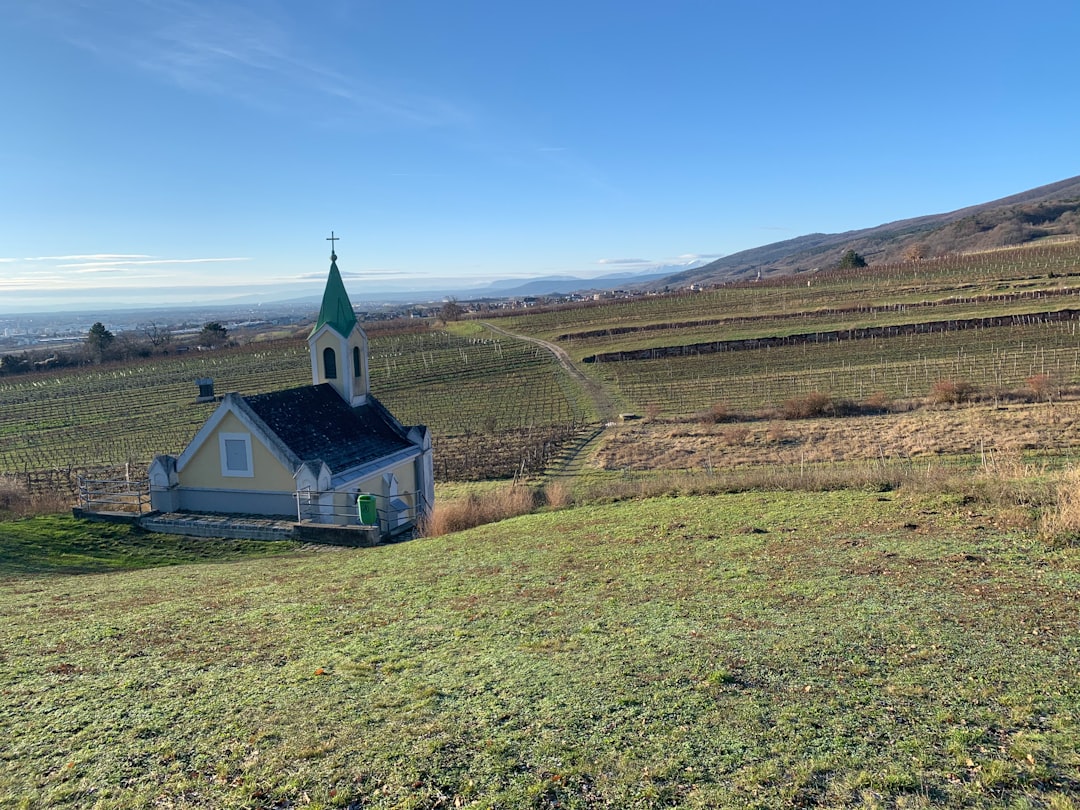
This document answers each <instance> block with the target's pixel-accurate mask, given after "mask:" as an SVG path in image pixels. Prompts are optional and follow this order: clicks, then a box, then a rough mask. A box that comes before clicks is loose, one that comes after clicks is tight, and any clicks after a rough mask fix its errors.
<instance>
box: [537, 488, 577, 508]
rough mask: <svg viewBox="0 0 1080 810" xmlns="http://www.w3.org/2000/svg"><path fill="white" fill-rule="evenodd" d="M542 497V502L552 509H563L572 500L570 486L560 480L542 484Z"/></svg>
mask: <svg viewBox="0 0 1080 810" xmlns="http://www.w3.org/2000/svg"><path fill="white" fill-rule="evenodd" d="M542 497H543V500H544V503H545V504H547V505H548V506H549V507H551V508H552V509H565V508H566V507H567V506H570V505H571V504H572V503H573V501H574V499H573V496H572V495H571V492H570V487H568V486H567V485H566V484H564V483H563V482H562V481H549V482H547V483H546V484H544V489H543V492H542Z"/></svg>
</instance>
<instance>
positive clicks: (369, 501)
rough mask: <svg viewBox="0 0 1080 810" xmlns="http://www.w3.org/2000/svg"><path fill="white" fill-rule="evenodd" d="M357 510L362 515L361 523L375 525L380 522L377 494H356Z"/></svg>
mask: <svg viewBox="0 0 1080 810" xmlns="http://www.w3.org/2000/svg"><path fill="white" fill-rule="evenodd" d="M356 511H357V513H358V514H359V515H360V523H361V524H363V525H364V526H375V525H377V524H378V522H379V511H378V510H377V509H376V508H375V496H374V495H366V494H364V493H361V494H360V495H357V496H356Z"/></svg>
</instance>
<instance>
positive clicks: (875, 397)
mask: <svg viewBox="0 0 1080 810" xmlns="http://www.w3.org/2000/svg"><path fill="white" fill-rule="evenodd" d="M863 410H865V411H868V412H869V413H888V412H889V411H890V410H892V400H891V399H890V398H889V395H888V394H886V393H885V392H884V391H875V392H874V393H872V394H871V395H870V396H868V397H867V398H866V399H865V400H864V401H863Z"/></svg>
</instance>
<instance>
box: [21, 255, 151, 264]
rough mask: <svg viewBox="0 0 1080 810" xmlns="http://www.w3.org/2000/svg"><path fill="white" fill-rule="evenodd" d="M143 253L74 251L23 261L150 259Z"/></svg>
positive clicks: (33, 257) (32, 257)
mask: <svg viewBox="0 0 1080 810" xmlns="http://www.w3.org/2000/svg"><path fill="white" fill-rule="evenodd" d="M151 258H153V257H152V256H149V255H147V254H145V253H75V254H72V255H70V256H31V257H29V258H26V259H23V261H24V262H67V261H79V260H84V259H85V260H89V261H95V260H96V261H110V262H111V261H119V260H121V259H151Z"/></svg>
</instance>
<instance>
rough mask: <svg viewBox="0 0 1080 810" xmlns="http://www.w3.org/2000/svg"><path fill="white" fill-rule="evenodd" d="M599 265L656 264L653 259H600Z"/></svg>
mask: <svg viewBox="0 0 1080 810" xmlns="http://www.w3.org/2000/svg"><path fill="white" fill-rule="evenodd" d="M596 263H597V264H605V265H606V264H620V265H621V264H655V263H656V262H654V261H653V260H652V259H598V260H597V262H596Z"/></svg>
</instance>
